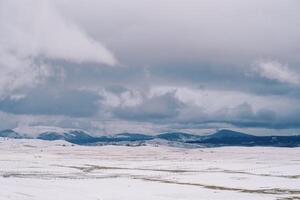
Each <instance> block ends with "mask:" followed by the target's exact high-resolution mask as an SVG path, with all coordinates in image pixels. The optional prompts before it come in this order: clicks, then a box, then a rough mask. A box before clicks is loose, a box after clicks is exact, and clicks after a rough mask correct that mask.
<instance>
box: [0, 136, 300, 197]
mask: <svg viewBox="0 0 300 200" xmlns="http://www.w3.org/2000/svg"><path fill="white" fill-rule="evenodd" d="M0 199H1V200H8V199H13V200H27V199H28V200H69V199H70V200H77V199H78V200H121V199H124V200H127V199H128V200H141V199H143V200H148V199H149V200H150V199H151V200H171V199H174V200H178V199H182V200H199V199H205V200H210V199H222V200H224V199H225V200H226V199H255V200H259V199H264V200H265V199H278V200H280V199H282V200H283V199H286V200H292V199H295V200H296V199H300V148H273V147H268V148H264V147H222V148H203V149H184V148H174V147H166V146H139V147H125V146H77V145H71V144H70V143H67V142H64V141H52V142H50V141H41V140H25V139H24V140H21V139H20V140H15V139H6V138H0Z"/></svg>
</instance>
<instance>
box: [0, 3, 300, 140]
mask: <svg viewBox="0 0 300 200" xmlns="http://www.w3.org/2000/svg"><path fill="white" fill-rule="evenodd" d="M299 21H300V3H299V1H297V0H275V1H274V0H241V1H236V0H224V1H218V0H185V1H182V0H151V1H150V0H127V1H116V0H88V1H84V0H72V1H70V0H51V1H50V0H24V1H22V2H20V1H17V0H0V72H1V73H0V117H1V119H2V120H1V122H0V128H1V129H2V128H13V127H15V126H18V125H38V124H42V125H57V126H63V127H79V128H85V129H89V130H92V131H95V132H98V133H110V132H123V131H135V132H138V131H145V132H157V131H166V130H175V129H176V130H192V129H193V130H194V131H195V132H201V131H203V130H211V129H215V128H224V127H230V128H240V129H245V130H248V129H251V131H252V130H253V131H256V132H257V133H261V132H266V133H276V132H282V131H283V132H284V133H285V134H292V133H295V132H297V131H298V129H299V127H300V118H299V117H298V116H299V114H300V104H299V103H300V90H299V89H300V68H299V66H300V57H299V55H300V45H299V44H300V26H299ZM261 130H263V131H261Z"/></svg>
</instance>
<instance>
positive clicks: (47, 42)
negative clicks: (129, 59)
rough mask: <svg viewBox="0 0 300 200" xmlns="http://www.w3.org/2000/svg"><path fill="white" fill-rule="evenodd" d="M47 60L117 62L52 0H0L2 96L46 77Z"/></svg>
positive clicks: (0, 78) (0, 85) (0, 89)
mask: <svg viewBox="0 0 300 200" xmlns="http://www.w3.org/2000/svg"><path fill="white" fill-rule="evenodd" d="M45 60H65V61H67V62H74V63H82V62H93V63H101V64H107V65H114V64H116V59H115V58H114V56H113V55H112V53H111V52H110V51H109V50H107V49H106V48H105V47H104V46H103V45H102V44H101V43H99V42H98V41H96V40H94V39H93V38H91V37H89V36H88V35H87V34H86V33H85V32H84V31H83V30H82V29H80V28H79V27H78V26H77V25H76V24H74V23H73V22H71V21H68V20H66V19H65V18H63V17H62V15H60V13H59V12H57V9H56V8H55V6H54V5H52V4H51V1H48V0H24V1H17V0H0V70H1V73H0V96H1V93H2V95H3V94H4V93H5V92H9V91H11V90H15V89H18V88H20V87H23V86H25V87H27V86H33V85H35V84H37V83H39V82H40V81H41V79H43V78H45V75H47V73H44V72H41V71H42V70H43V69H46V68H45V64H44V61H45Z"/></svg>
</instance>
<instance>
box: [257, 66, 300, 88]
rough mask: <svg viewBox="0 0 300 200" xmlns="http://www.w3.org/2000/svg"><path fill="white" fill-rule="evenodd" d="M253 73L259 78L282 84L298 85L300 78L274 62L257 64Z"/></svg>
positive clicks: (286, 67)
mask: <svg viewBox="0 0 300 200" xmlns="http://www.w3.org/2000/svg"><path fill="white" fill-rule="evenodd" d="M254 71H255V72H256V73H258V74H259V75H260V76H261V77H263V78H266V79H269V80H275V81H279V82H282V83H289V84H299V83H300V76H299V74H297V73H296V72H294V71H292V70H291V69H289V68H288V66H287V65H283V64H281V63H279V62H276V61H269V62H259V63H258V64H257V66H256V67H255V69H254Z"/></svg>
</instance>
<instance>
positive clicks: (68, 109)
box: [0, 88, 100, 117]
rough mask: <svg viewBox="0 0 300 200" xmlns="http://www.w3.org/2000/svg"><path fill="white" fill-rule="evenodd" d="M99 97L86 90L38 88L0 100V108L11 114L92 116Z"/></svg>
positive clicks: (95, 111) (95, 112) (96, 108)
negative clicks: (15, 96)
mask: <svg viewBox="0 0 300 200" xmlns="http://www.w3.org/2000/svg"><path fill="white" fill-rule="evenodd" d="M99 99H100V97H99V96H98V95H97V94H94V93H92V92H88V91H79V90H73V89H71V90H70V89H60V88H57V89H49V88H40V89H36V90H33V91H30V92H29V93H27V94H26V96H25V97H21V98H13V97H6V98H4V99H1V100H0V110H2V111H4V112H7V113H13V114H29V115H66V116H72V117H92V116H94V115H95V114H97V112H98V110H99V105H98V104H97V101H99Z"/></svg>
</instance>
